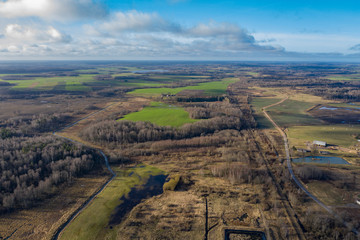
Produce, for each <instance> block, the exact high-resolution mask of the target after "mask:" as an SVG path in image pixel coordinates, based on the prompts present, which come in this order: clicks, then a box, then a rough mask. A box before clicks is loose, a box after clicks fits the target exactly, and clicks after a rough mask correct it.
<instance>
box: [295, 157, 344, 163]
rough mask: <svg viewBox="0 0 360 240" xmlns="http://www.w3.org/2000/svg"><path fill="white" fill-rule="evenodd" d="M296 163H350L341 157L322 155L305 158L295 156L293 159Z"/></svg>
mask: <svg viewBox="0 0 360 240" xmlns="http://www.w3.org/2000/svg"><path fill="white" fill-rule="evenodd" d="M292 161H293V162H295V163H324V164H328V163H329V162H330V164H350V163H348V162H347V161H346V160H344V159H342V158H340V157H322V156H310V157H304V158H294V159H293V160H292Z"/></svg>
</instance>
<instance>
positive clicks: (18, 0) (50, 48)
mask: <svg viewBox="0 0 360 240" xmlns="http://www.w3.org/2000/svg"><path fill="white" fill-rule="evenodd" d="M0 60H263V61H278V60H279V61H283V60H296V61H309V60H310V61H355V62H359V60H360V1H358V0H356V1H349V0H342V1H338V0H326V1H325V0H312V1H309V0H302V1H297V0H291V1H290V0H287V1H285V0H272V1H270V0H269V1H266V0H251V1H250V0H247V1H243V0H238V1H230V0H222V1H213V0H207V1H202V0H198V1H195V0H148V1H145V0H136V1H135V0H121V1H115V0H0Z"/></svg>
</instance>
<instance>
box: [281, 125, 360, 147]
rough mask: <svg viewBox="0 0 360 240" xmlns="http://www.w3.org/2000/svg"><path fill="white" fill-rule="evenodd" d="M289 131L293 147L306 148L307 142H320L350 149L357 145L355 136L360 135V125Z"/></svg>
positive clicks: (304, 127)
mask: <svg viewBox="0 0 360 240" xmlns="http://www.w3.org/2000/svg"><path fill="white" fill-rule="evenodd" d="M288 130H289V131H288V133H287V134H288V137H289V140H290V143H291V145H295V146H304V144H305V142H307V141H308V142H312V141H314V140H319V141H325V142H327V143H328V144H331V145H338V146H343V147H349V146H352V145H354V144H356V143H357V140H356V139H355V138H354V136H353V134H355V133H358V134H359V133H360V125H350V126H349V125H325V126H294V127H290V128H289V129H288Z"/></svg>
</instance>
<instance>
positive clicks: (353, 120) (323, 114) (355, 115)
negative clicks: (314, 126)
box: [309, 105, 360, 124]
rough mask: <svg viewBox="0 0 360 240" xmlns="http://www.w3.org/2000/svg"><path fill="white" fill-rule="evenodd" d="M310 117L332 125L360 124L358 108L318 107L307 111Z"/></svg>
mask: <svg viewBox="0 0 360 240" xmlns="http://www.w3.org/2000/svg"><path fill="white" fill-rule="evenodd" d="M309 113H310V114H311V115H313V116H314V117H316V118H320V119H321V120H323V121H325V122H327V123H330V124H334V123H341V124H360V107H359V108H356V107H352V108H348V107H335V106H332V105H319V106H317V107H315V108H313V109H312V110H311V111H309Z"/></svg>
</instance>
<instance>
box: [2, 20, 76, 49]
mask: <svg viewBox="0 0 360 240" xmlns="http://www.w3.org/2000/svg"><path fill="white" fill-rule="evenodd" d="M3 36H4V37H3V38H2V39H0V42H1V43H3V44H4V43H9V44H38V43H69V42H71V40H72V38H71V36H70V35H67V34H64V33H62V32H60V31H59V30H57V29H56V28H54V27H52V26H49V27H45V28H44V27H42V26H27V25H19V24H8V25H7V26H6V27H5V29H4V33H3Z"/></svg>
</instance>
